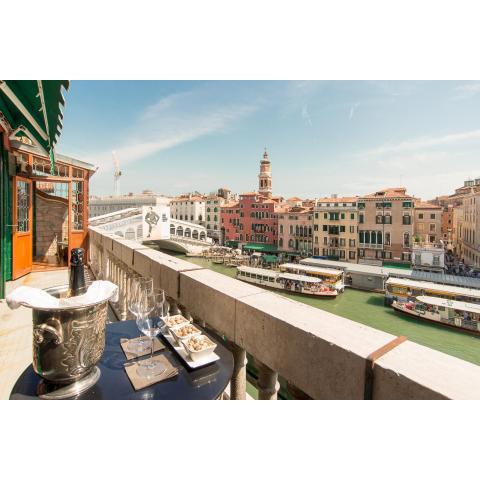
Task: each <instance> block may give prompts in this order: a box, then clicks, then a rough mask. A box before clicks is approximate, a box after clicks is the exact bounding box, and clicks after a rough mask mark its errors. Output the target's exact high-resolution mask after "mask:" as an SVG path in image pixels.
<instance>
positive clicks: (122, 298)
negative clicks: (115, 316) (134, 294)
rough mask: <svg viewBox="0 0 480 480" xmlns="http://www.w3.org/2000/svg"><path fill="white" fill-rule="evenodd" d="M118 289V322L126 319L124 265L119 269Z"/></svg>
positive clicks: (125, 272) (125, 276)
mask: <svg viewBox="0 0 480 480" xmlns="http://www.w3.org/2000/svg"><path fill="white" fill-rule="evenodd" d="M118 286H119V289H120V299H119V300H120V307H119V308H120V320H126V319H127V313H128V311H127V271H126V268H125V265H123V264H122V265H121V267H120V278H119V282H118Z"/></svg>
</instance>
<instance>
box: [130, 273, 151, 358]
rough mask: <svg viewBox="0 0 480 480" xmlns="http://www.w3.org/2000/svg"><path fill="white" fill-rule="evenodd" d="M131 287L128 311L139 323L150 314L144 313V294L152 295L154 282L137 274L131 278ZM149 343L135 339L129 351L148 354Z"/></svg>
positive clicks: (131, 341)
mask: <svg viewBox="0 0 480 480" xmlns="http://www.w3.org/2000/svg"><path fill="white" fill-rule="evenodd" d="M129 280H130V287H129V288H128V291H127V306H128V310H129V311H130V312H131V313H132V314H133V315H134V316H135V320H136V322H137V327H138V320H139V319H140V317H141V316H142V315H146V314H148V313H149V312H144V311H142V304H141V302H142V295H143V293H147V294H151V293H152V292H153V280H152V279H151V278H148V277H140V276H139V275H137V274H132V275H131V276H130V278H129ZM148 347H149V342H148V340H147V339H145V338H142V337H139V338H133V339H131V340H130V341H129V342H128V346H127V349H128V351H129V352H131V353H135V354H137V355H142V354H145V353H147V349H148Z"/></svg>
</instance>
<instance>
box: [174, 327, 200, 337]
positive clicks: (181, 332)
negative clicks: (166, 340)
mask: <svg viewBox="0 0 480 480" xmlns="http://www.w3.org/2000/svg"><path fill="white" fill-rule="evenodd" d="M196 333H200V330H199V329H198V328H196V327H194V326H193V325H185V326H184V327H180V328H176V329H175V335H176V336H177V337H179V338H184V337H188V336H189V335H194V334H196Z"/></svg>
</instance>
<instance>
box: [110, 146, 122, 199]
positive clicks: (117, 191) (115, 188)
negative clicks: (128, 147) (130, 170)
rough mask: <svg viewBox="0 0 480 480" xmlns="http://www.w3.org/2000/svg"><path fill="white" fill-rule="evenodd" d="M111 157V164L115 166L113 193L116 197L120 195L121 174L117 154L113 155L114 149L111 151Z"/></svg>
mask: <svg viewBox="0 0 480 480" xmlns="http://www.w3.org/2000/svg"><path fill="white" fill-rule="evenodd" d="M112 157H113V165H114V166H115V170H114V172H113V195H114V196H115V197H118V196H119V195H120V177H121V176H122V172H121V171H120V165H119V163H118V160H117V156H116V155H115V150H114V151H113V152H112Z"/></svg>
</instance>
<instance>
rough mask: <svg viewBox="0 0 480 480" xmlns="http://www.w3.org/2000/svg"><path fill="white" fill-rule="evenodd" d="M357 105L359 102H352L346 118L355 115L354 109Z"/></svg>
mask: <svg viewBox="0 0 480 480" xmlns="http://www.w3.org/2000/svg"><path fill="white" fill-rule="evenodd" d="M359 105H360V104H359V103H354V104H353V105H352V106H351V107H350V113H349V114H348V119H349V120H352V118H353V116H354V115H355V110H356V109H357V107H358V106H359Z"/></svg>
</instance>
